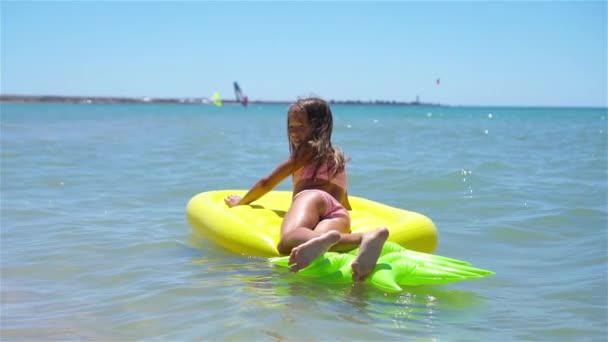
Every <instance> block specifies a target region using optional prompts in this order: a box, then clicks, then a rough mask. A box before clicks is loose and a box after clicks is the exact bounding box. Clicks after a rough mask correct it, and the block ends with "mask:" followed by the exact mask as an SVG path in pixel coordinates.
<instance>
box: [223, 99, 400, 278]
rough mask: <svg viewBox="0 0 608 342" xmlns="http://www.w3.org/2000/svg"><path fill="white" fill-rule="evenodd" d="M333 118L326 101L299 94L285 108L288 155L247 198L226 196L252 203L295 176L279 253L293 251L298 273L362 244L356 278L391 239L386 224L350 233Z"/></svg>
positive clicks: (364, 274)
mask: <svg viewBox="0 0 608 342" xmlns="http://www.w3.org/2000/svg"><path fill="white" fill-rule="evenodd" d="M332 128H333V118H332V114H331V110H330V108H329V105H328V104H327V102H326V101H324V100H322V99H319V98H304V99H299V100H298V101H296V102H295V103H294V104H292V105H291V106H290V107H289V109H288V111H287V137H288V141H289V151H290V154H289V158H288V159H287V160H286V161H284V162H283V163H281V164H280V165H279V166H277V167H276V168H275V169H274V170H273V171H272V172H271V173H270V174H269V175H268V176H266V177H264V178H262V179H260V180H259V181H258V182H257V183H255V184H254V185H253V187H252V188H251V189H250V190H249V192H247V194H245V196H244V197H241V196H238V195H230V196H228V197H226V198H225V199H224V201H225V202H226V204H227V205H228V206H230V207H234V206H236V205H244V204H249V203H251V202H253V201H255V200H257V199H258V198H260V197H262V196H263V195H264V194H266V193H268V192H269V191H271V190H272V189H273V188H274V187H275V186H277V185H278V184H279V183H281V182H282V181H283V180H284V179H285V178H287V177H288V176H290V175H291V176H292V177H293V199H292V203H291V206H290V208H289V210H288V211H287V213H286V214H285V217H284V218H283V222H282V224H281V240H280V242H279V245H278V246H277V248H278V250H279V253H281V254H289V255H290V258H289V263H290V265H291V267H290V270H291V271H292V272H297V271H299V270H301V269H303V268H305V267H306V266H308V265H310V263H312V262H313V261H314V260H315V259H316V258H317V257H319V256H321V255H322V254H323V253H325V252H326V251H328V250H332V251H339V252H345V251H349V250H352V249H355V248H357V247H360V249H359V254H358V255H357V257H356V259H355V261H353V263H352V264H351V267H352V270H353V280H355V281H363V280H365V279H366V277H367V276H368V275H369V274H370V272H371V271H373V269H374V267H375V266H376V262H377V261H378V257H379V255H380V251H381V249H382V246H383V245H384V242H385V241H386V239H387V238H388V230H387V229H386V228H384V227H381V228H378V229H377V230H375V231H371V232H366V233H351V231H350V216H349V214H348V211H347V209H349V210H350V209H351V207H350V203H349V201H348V194H347V191H346V190H347V189H346V186H347V177H346V169H345V165H344V164H345V158H344V154H343V153H342V152H341V151H340V150H338V149H336V148H335V147H333V146H332V144H331V132H332Z"/></svg>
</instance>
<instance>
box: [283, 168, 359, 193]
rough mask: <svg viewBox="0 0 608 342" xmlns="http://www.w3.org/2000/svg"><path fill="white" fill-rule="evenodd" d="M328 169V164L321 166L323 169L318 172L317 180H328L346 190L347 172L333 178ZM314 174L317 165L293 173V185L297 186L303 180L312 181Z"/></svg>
mask: <svg viewBox="0 0 608 342" xmlns="http://www.w3.org/2000/svg"><path fill="white" fill-rule="evenodd" d="M327 169H328V167H327V164H323V165H321V167H319V170H317V174H316V178H317V179H323V180H326V181H328V182H330V183H332V184H335V185H337V186H339V187H341V188H342V189H344V190H346V181H347V179H346V170H345V171H342V172H340V173H338V174H337V175H335V176H333V177H332V176H331V175H330V172H328V170H327ZM314 173H315V165H313V164H309V165H305V166H302V167H301V168H299V169H297V170H296V171H295V172H294V173H293V185H294V186H295V185H296V184H298V182H299V181H301V180H303V179H312V178H313V175H314Z"/></svg>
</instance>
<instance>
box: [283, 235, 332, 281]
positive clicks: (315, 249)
mask: <svg viewBox="0 0 608 342" xmlns="http://www.w3.org/2000/svg"><path fill="white" fill-rule="evenodd" d="M339 240H340V233H338V232H337V231H335V230H332V231H329V232H327V233H325V234H323V235H321V236H319V237H316V238H314V239H310V240H308V241H306V242H305V243H303V244H301V245H299V246H297V247H294V248H293V249H292V250H291V254H289V265H291V266H290V267H289V270H290V271H291V272H298V271H299V270H301V269H303V268H305V267H306V266H308V265H310V264H311V263H312V262H313V261H314V260H315V259H316V258H318V257H319V256H321V255H322V254H323V253H325V252H327V250H328V249H330V248H331V246H333V245H335V244H336V243H337V242H338V241H339Z"/></svg>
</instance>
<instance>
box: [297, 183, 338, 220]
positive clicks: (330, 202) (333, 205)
mask: <svg viewBox="0 0 608 342" xmlns="http://www.w3.org/2000/svg"><path fill="white" fill-rule="evenodd" d="M310 191H313V192H316V193H318V194H320V195H321V196H322V197H323V199H324V200H325V204H326V205H325V213H324V214H323V215H322V216H321V220H325V219H332V218H336V217H345V218H348V217H349V216H348V211H347V210H346V208H344V207H343V206H342V204H340V203H339V202H338V201H337V200H336V199H335V198H334V196H332V195H330V194H328V193H327V192H325V191H323V190H318V189H307V190H302V191H300V192H298V193H297V194H296V195H295V196H294V197H293V200H295V199H296V197H298V196H300V194H302V193H304V192H310Z"/></svg>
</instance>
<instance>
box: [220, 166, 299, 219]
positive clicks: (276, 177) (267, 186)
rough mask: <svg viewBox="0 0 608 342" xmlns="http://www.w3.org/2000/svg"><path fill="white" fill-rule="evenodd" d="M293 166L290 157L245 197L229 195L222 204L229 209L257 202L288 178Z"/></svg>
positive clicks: (254, 186)
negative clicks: (224, 203)
mask: <svg viewBox="0 0 608 342" xmlns="http://www.w3.org/2000/svg"><path fill="white" fill-rule="evenodd" d="M294 166H295V163H294V160H293V158H292V157H290V158H289V159H287V160H286V161H284V162H283V163H281V164H280V165H279V166H277V167H276V168H275V169H274V170H273V171H272V172H271V173H270V174H269V175H268V176H266V177H264V178H262V179H260V180H259V181H257V182H256V183H255V184H254V185H253V187H251V189H250V190H249V191H248V192H247V194H245V196H243V197H241V196H238V195H230V196H228V197H226V198H225V199H224V202H226V204H227V205H228V206H229V207H234V206H237V205H244V204H249V203H251V202H253V201H255V200H257V199H258V198H260V197H262V196H264V195H265V194H267V193H268V192H269V191H270V190H272V189H274V187H275V186H277V185H278V184H279V183H281V182H282V181H283V180H284V179H285V178H287V177H289V175H291V174H292V173H293V171H294Z"/></svg>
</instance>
